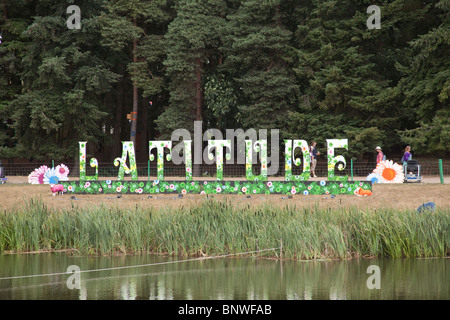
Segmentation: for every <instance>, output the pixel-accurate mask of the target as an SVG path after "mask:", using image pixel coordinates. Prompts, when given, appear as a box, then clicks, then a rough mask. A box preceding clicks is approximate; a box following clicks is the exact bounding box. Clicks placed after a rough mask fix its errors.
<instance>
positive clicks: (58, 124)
mask: <svg viewBox="0 0 450 320" xmlns="http://www.w3.org/2000/svg"><path fill="white" fill-rule="evenodd" d="M66 9H67V6H66V5H65V4H61V3H59V2H58V1H47V2H45V3H40V4H37V5H36V7H35V15H36V17H35V18H34V20H33V22H32V24H30V25H29V26H28V28H27V30H26V32H25V36H26V37H27V39H28V40H29V41H30V42H31V45H30V46H29V48H28V50H27V53H26V55H25V56H24V58H23V68H24V70H23V72H22V73H21V80H22V81H23V91H22V93H21V94H20V95H19V96H18V97H17V99H15V100H14V101H13V102H12V103H11V104H10V105H9V107H8V109H7V110H8V114H10V116H11V120H12V121H13V124H12V126H11V127H12V128H13V129H14V132H15V138H16V139H17V141H18V146H17V151H18V152H20V154H21V156H23V157H29V158H35V159H44V158H45V159H49V158H52V159H68V158H70V159H72V157H74V156H75V155H78V146H77V144H76V143H74V142H76V141H80V140H82V141H91V142H94V143H102V141H103V140H104V138H105V134H104V132H103V130H102V124H104V123H105V122H104V121H105V119H106V117H107V114H108V112H109V110H108V109H107V108H106V107H105V104H104V98H105V94H106V93H108V92H110V90H111V89H112V84H113V83H114V82H116V81H117V79H118V76H117V74H115V73H114V72H112V71H110V69H109V67H110V65H109V63H108V61H107V60H106V59H105V58H106V57H107V56H108V52H107V50H106V49H104V48H102V47H101V46H100V45H99V42H100V40H101V35H100V33H99V31H98V29H99V25H98V20H97V19H96V16H97V15H98V14H99V11H100V9H101V1H100V0H99V1H88V2H85V3H83V4H81V12H82V17H83V19H82V29H81V30H78V29H68V27H67V24H66V19H67V14H66Z"/></svg>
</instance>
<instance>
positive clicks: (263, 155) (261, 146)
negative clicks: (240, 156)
mask: <svg viewBox="0 0 450 320" xmlns="http://www.w3.org/2000/svg"><path fill="white" fill-rule="evenodd" d="M252 144H253V141H252V140H245V174H246V176H247V181H267V140H258V141H255V143H254V144H253V149H254V150H255V151H256V152H259V154H260V159H261V174H260V175H259V176H256V175H254V174H253V171H252V151H253V150H252Z"/></svg>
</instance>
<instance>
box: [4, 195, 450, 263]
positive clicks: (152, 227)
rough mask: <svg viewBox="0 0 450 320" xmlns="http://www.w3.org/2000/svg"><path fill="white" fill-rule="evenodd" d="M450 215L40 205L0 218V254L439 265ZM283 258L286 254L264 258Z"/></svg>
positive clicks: (209, 203)
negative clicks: (415, 260) (430, 261)
mask: <svg viewBox="0 0 450 320" xmlns="http://www.w3.org/2000/svg"><path fill="white" fill-rule="evenodd" d="M449 231H450V208H445V209H437V210H436V211H433V212H424V213H417V212H415V211H413V210H403V211H398V210H391V209H382V210H380V209H377V210H366V211H362V210H360V209H357V208H341V209H320V208H318V207H315V206H311V207H309V208H301V209H298V208H296V207H295V206H286V207H283V208H280V207H277V206H271V205H265V206H258V207H254V206H242V205H241V206H236V205H233V204H232V203H231V202H230V201H215V200H205V201H204V202H202V203H200V204H198V205H196V206H192V207H188V208H177V209H174V208H170V209H169V208H168V209H152V208H142V207H139V206H137V207H135V208H133V209H123V208H122V209H119V208H111V207H108V208H106V207H104V206H97V207H95V206H93V207H91V208H89V209H86V208H77V207H72V208H70V209H62V210H61V209H60V210H54V209H50V208H48V207H47V206H46V205H45V203H43V202H41V201H39V200H30V201H28V202H26V203H25V204H24V206H23V207H22V208H21V209H16V210H11V211H6V210H5V211H4V212H1V213H0V252H1V253H6V252H25V251H40V250H43V251H46V250H51V251H52V250H65V249H74V250H76V251H78V252H79V253H80V254H118V253H133V254H141V253H163V254H171V255H180V256H199V255H220V254H230V253H241V252H247V251H254V250H260V249H266V248H274V247H280V245H281V246H282V251H281V258H286V259H302V260H303V259H330V258H337V259H346V258H351V257H355V256H372V257H382V256H384V257H392V258H399V257H437V256H446V255H448V254H449V251H450V232H449ZM261 255H264V256H266V257H275V258H280V250H276V251H267V252H264V253H262V254H261Z"/></svg>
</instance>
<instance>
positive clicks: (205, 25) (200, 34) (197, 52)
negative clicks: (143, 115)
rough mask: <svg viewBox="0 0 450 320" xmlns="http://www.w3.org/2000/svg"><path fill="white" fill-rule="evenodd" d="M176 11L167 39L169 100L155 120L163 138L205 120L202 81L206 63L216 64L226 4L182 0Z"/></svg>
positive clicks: (189, 128) (166, 64)
mask: <svg viewBox="0 0 450 320" xmlns="http://www.w3.org/2000/svg"><path fill="white" fill-rule="evenodd" d="M175 10H176V14H177V15H176V17H175V18H174V19H173V21H172V22H171V23H170V25H169V27H168V30H167V34H166V36H165V41H164V44H165V47H166V49H167V51H166V53H167V58H166V59H165V61H164V65H165V66H166V76H167V78H168V79H169V87H168V88H169V92H170V99H169V105H168V106H167V107H166V108H165V110H164V112H163V113H162V114H161V115H160V116H159V117H158V120H157V121H156V123H157V125H158V128H159V131H160V132H161V134H162V137H170V134H171V132H172V131H173V130H175V129H179V128H184V129H187V130H190V131H191V132H192V131H193V124H194V121H195V120H199V121H200V120H202V119H203V113H204V110H203V88H202V82H203V81H204V79H205V70H206V69H207V68H208V67H207V66H208V65H209V64H214V65H216V64H217V59H218V56H217V51H218V47H219V44H220V30H221V29H222V25H223V16H224V14H225V10H226V6H225V1H223V0H179V1H176V3H175Z"/></svg>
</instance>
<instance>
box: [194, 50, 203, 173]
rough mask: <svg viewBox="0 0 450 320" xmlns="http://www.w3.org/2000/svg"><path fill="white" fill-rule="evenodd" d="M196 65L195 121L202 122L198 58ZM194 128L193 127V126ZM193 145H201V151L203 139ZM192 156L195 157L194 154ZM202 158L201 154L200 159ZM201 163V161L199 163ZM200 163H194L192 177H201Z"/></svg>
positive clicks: (200, 78) (199, 63)
mask: <svg viewBox="0 0 450 320" xmlns="http://www.w3.org/2000/svg"><path fill="white" fill-rule="evenodd" d="M195 63H196V65H197V70H196V76H197V81H196V82H195V121H201V120H202V62H201V60H200V59H199V58H197V59H196V61H195ZM194 127H195V126H194ZM194 143H201V144H202V145H201V149H202V150H203V137H201V139H198V141H194ZM194 156H197V155H196V154H194ZM202 156H203V152H202V154H201V155H200V157H202ZM201 162H202V163H203V161H201ZM202 163H198V161H195V162H194V164H193V168H192V175H193V176H194V177H201V176H202Z"/></svg>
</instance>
